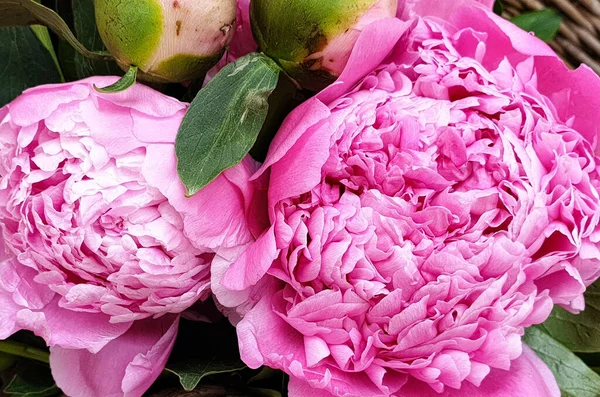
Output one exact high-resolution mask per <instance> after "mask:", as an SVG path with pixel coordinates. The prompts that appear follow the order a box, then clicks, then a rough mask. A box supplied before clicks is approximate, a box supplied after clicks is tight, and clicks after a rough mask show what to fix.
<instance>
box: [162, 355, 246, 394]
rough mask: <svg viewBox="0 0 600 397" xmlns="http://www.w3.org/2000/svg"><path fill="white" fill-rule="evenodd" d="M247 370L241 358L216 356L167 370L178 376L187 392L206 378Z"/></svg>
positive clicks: (174, 366) (178, 364)
mask: <svg viewBox="0 0 600 397" xmlns="http://www.w3.org/2000/svg"><path fill="white" fill-rule="evenodd" d="M245 368H246V365H245V364H244V363H243V362H242V360H240V358H239V357H233V358H229V359H228V358H224V357H218V356H214V357H211V358H209V359H206V358H203V359H202V358H201V359H196V360H193V361H188V362H181V363H175V364H172V365H171V366H170V367H169V368H167V369H166V370H167V371H168V372H171V373H173V374H175V375H177V377H178V378H179V382H180V383H181V386H183V388H184V389H185V390H186V391H192V390H194V389H195V388H196V387H197V386H198V384H199V383H200V381H201V380H202V379H203V378H204V377H205V376H209V375H217V374H223V373H227V372H236V371H241V370H243V369H245Z"/></svg>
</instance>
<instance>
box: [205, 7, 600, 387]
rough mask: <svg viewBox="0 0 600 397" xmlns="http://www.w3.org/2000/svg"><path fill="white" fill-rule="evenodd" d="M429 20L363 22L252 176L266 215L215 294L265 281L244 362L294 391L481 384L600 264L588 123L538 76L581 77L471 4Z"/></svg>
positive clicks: (596, 179)
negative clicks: (333, 73) (259, 182)
mask: <svg viewBox="0 0 600 397" xmlns="http://www.w3.org/2000/svg"><path fill="white" fill-rule="evenodd" d="M424 3H426V2H424ZM436 12H437V15H436V17H435V18H434V17H431V18H429V17H425V18H413V19H410V20H409V21H407V22H405V23H401V22H400V21H385V22H382V23H379V24H377V23H376V24H374V25H377V26H371V27H369V28H368V31H367V32H366V33H365V34H363V35H362V36H361V39H360V40H359V43H358V44H357V49H356V50H355V52H354V53H353V55H352V57H351V59H350V63H349V66H348V67H347V69H346V70H345V72H344V74H342V76H341V77H340V81H341V83H338V84H337V85H334V86H331V87H330V88H328V89H326V90H325V91H323V92H322V93H320V94H319V95H318V96H317V97H316V98H314V99H313V100H311V101H309V102H308V103H306V104H305V105H303V106H302V107H300V108H298V109H297V110H296V111H295V112H294V113H292V115H290V117H289V118H288V120H287V121H286V123H285V124H284V126H283V127H282V130H281V131H280V132H279V137H277V138H276V139H275V141H274V142H273V144H272V147H271V151H270V153H269V156H268V157H267V160H266V163H265V165H264V167H263V170H267V169H268V170H269V172H270V187H269V215H270V219H271V223H272V226H271V227H270V228H269V229H268V230H266V231H265V233H264V234H263V235H262V236H261V237H260V238H259V239H258V240H257V241H256V242H255V243H254V244H253V246H251V247H250V248H249V249H248V250H247V251H246V252H245V253H244V254H242V256H241V257H240V259H238V260H237V261H236V262H235V263H233V264H232V265H231V266H230V267H229V268H228V270H227V272H226V273H225V275H224V278H223V282H222V283H223V285H224V286H226V287H228V288H229V289H230V290H231V291H232V292H231V293H230V294H226V293H223V292H221V293H220V294H217V297H219V296H220V299H221V300H228V299H231V297H232V295H233V294H236V293H237V292H236V293H234V292H233V291H235V290H244V289H246V288H249V287H250V289H252V285H253V284H255V283H256V282H259V280H260V283H262V284H261V287H260V290H262V291H263V293H262V295H260V298H257V297H256V295H253V296H252V299H253V301H254V302H256V301H258V303H256V305H255V306H254V307H253V308H252V309H250V310H248V309H247V307H245V306H244V307H243V310H238V313H239V314H241V315H244V318H243V319H242V320H241V322H240V323H239V324H238V335H239V337H240V345H241V349H242V355H243V358H244V359H245V360H246V362H247V363H248V364H249V365H252V366H258V365H261V364H266V365H269V366H273V367H277V368H282V369H283V370H285V371H286V372H288V373H289V374H290V375H291V376H292V378H293V379H294V382H293V383H292V384H291V386H290V393H294V389H297V390H304V392H306V390H308V389H306V388H305V387H306V386H305V385H307V384H308V385H309V386H312V387H313V388H316V389H323V390H324V393H325V394H323V395H329V394H333V395H335V396H359V395H360V396H391V395H405V394H403V390H404V393H408V394H406V395H412V394H410V392H409V390H421V393H423V394H422V395H428V393H430V392H433V393H436V392H437V393H442V392H448V391H451V390H453V389H460V390H463V391H465V390H470V389H471V388H472V387H475V388H477V387H480V386H481V387H482V389H481V390H489V388H490V383H489V382H495V381H488V383H486V378H487V377H488V376H489V379H497V378H498V373H499V372H498V371H501V372H503V371H505V370H508V369H509V368H511V364H513V366H519V367H520V366H521V365H524V364H523V363H524V362H525V361H527V360H528V359H527V358H525V355H523V356H522V354H523V347H522V343H521V335H522V334H523V332H524V328H525V327H528V326H531V325H533V324H538V323H541V322H543V321H544V320H545V319H546V318H547V316H548V315H549V313H550V311H551V309H552V306H553V304H560V305H562V306H564V307H566V308H568V309H570V310H572V311H578V310H581V309H583V292H584V291H585V289H586V286H587V285H589V284H590V283H592V282H593V281H594V280H595V279H596V278H598V276H599V274H600V262H599V260H598V258H599V257H600V255H599V254H600V252H599V250H598V242H599V240H600V226H599V221H600V194H599V192H600V176H599V170H600V167H599V164H600V157H598V156H597V155H596V152H597V142H596V141H597V138H596V132H595V130H594V128H595V127H590V123H589V122H590V121H591V120H589V119H590V118H591V116H590V115H589V114H588V115H587V117H586V116H583V117H582V114H581V110H579V111H578V110H574V109H566V108H565V106H566V105H565V104H566V103H567V102H570V103H578V102H582V99H583V98H582V97H579V98H577V97H578V96H579V93H578V91H577V90H575V89H571V90H569V89H568V88H566V87H565V88H563V89H562V90H558V89H557V87H556V86H553V85H552V84H550V83H548V81H549V77H548V74H549V73H552V72H554V73H557V74H562V75H564V76H565V77H567V76H568V78H567V79H568V80H580V78H583V77H584V75H585V77H588V76H589V75H587V71H586V70H583V69H582V70H579V71H577V72H567V71H566V69H565V68H564V66H563V65H562V64H561V63H560V61H558V60H557V59H556V57H555V55H553V54H552V53H551V51H550V50H548V49H547V47H546V46H545V45H544V44H543V43H541V41H539V40H537V39H535V38H534V37H531V36H529V35H528V34H527V33H525V32H520V31H519V32H509V33H512V34H513V35H512V36H511V35H509V34H507V33H504V32H503V31H502V29H503V28H504V25H502V24H501V22H498V21H497V19H496V17H495V16H493V15H492V14H491V13H490V12H488V11H486V10H484V9H483V8H480V7H479V6H474V5H472V4H470V5H469V6H468V7H458V8H457V9H452V10H437V11H436ZM444 12H447V13H449V16H446V17H447V20H443V19H440V17H442V16H444ZM474 21H480V22H474ZM384 34H386V35H387V36H385V37H384V36H383V35H384ZM516 38H518V39H520V40H525V41H517V40H516ZM511 39H512V40H513V41H511ZM369 56H371V57H372V58H374V59H370V58H369ZM377 57H380V59H379V60H377ZM369 64H370V65H371V66H369ZM369 68H370V70H369ZM363 72H364V74H363ZM591 84H592V85H593V86H594V87H596V88H597V87H598V85H599V81H598V78H597V76H595V77H593V80H592V82H591ZM574 87H577V85H574ZM570 96H571V97H570ZM566 97H569V99H568V100H566V99H565V98H566ZM596 103H597V101H596ZM594 117H595V116H594ZM586 118H587V120H586ZM265 257H266V258H267V259H264V258H265ZM265 273H266V276H264V277H262V278H261V276H262V275H263V274H265ZM265 280H268V281H265ZM265 283H267V284H268V286H267V287H265V285H264V284H265ZM256 289H257V288H254V291H256ZM526 354H527V355H529V353H528V352H526ZM515 360H517V361H518V362H519V364H515ZM303 385H304V386H303ZM415 385H421V386H420V387H419V386H415ZM544 387H548V389H545V390H546V391H543V390H542V389H541V388H539V389H538V392H537V393H538V394H539V395H540V396H542V395H556V393H557V392H558V391H557V388H556V385H555V384H553V382H552V381H550V382H549V383H547V384H546V385H545V386H544ZM544 393H545V394H544ZM297 395H302V392H297ZM415 395H420V394H418V393H417V394H415ZM536 395H537V394H536Z"/></svg>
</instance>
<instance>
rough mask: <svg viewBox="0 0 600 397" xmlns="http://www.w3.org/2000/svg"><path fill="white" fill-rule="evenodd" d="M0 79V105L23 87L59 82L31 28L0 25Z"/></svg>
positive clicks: (12, 97) (49, 60)
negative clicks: (0, 26)
mask: <svg viewBox="0 0 600 397" xmlns="http://www.w3.org/2000/svg"><path fill="white" fill-rule="evenodd" d="M0 81H1V82H2V84H1V85H0V106H4V105H5V104H7V103H8V102H10V101H12V100H13V99H15V98H16V97H17V96H19V95H20V94H21V93H22V92H23V90H25V89H27V88H30V87H34V86H37V85H40V84H47V83H59V82H60V81H61V76H60V74H59V72H58V70H57V68H56V64H55V63H54V60H53V59H52V56H51V55H50V53H49V52H48V51H47V50H46V48H45V47H44V45H43V44H42V43H41V42H40V41H39V40H38V38H37V37H36V35H35V34H34V33H33V31H32V30H31V28H29V27H14V28H12V27H3V28H0Z"/></svg>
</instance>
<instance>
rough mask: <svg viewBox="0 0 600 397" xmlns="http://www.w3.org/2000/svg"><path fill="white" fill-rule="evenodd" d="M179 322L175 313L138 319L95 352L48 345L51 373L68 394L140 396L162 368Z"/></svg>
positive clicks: (100, 396) (111, 396)
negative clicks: (156, 318)
mask: <svg viewBox="0 0 600 397" xmlns="http://www.w3.org/2000/svg"><path fill="white" fill-rule="evenodd" d="M178 325H179V318H178V317H176V316H165V317H162V318H161V319H158V320H143V321H138V322H136V323H135V324H134V325H133V326H132V327H131V328H130V329H129V331H128V332H127V333H125V334H124V335H123V336H121V337H120V338H118V339H115V340H114V341H112V342H111V343H109V344H108V345H106V347H104V348H103V349H102V350H100V352H98V353H97V354H92V353H90V352H88V351H86V350H71V349H64V348H60V347H54V348H51V349H50V353H51V354H50V366H51V368H52V375H53V376H54V379H55V380H56V383H57V385H58V386H59V387H60V388H61V389H62V390H63V391H64V392H65V394H67V395H69V396H81V397H107V396H110V397H121V396H122V397H139V396H142V395H143V394H144V392H145V391H146V390H148V388H149V387H150V386H151V385H152V383H154V381H155V380H156V379H157V378H158V376H159V375H160V373H161V372H162V370H163V369H164V366H165V364H166V362H167V359H168V356H169V354H170V352H171V350H172V348H173V344H174V343H175V337H176V335H177V329H178Z"/></svg>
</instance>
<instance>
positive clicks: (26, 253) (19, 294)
mask: <svg viewBox="0 0 600 397" xmlns="http://www.w3.org/2000/svg"><path fill="white" fill-rule="evenodd" d="M115 80H116V79H115V78H113V77H97V78H90V79H87V80H82V81H78V82H74V83H68V84H58V85H48V86H40V87H37V88H34V89H30V90H28V91H26V92H25V93H24V94H23V95H22V96H20V97H19V98H17V99H16V100H15V101H13V102H12V103H10V104H8V105H7V106H5V107H4V108H2V109H0V229H1V232H2V239H3V247H2V248H3V249H2V251H1V252H0V259H1V262H0V307H1V309H0V324H1V326H0V338H2V339H5V338H7V337H8V336H10V335H11V334H13V333H14V332H16V331H17V330H20V329H27V330H31V331H34V332H35V333H36V334H37V335H38V336H41V337H43V338H44V339H45V341H46V342H47V343H48V345H49V346H51V347H52V355H51V357H52V358H51V360H52V370H53V374H54V377H55V378H56V380H57V382H58V385H59V386H60V387H61V388H62V389H63V390H64V391H65V392H66V393H67V394H69V395H72V396H106V395H111V396H118V395H126V396H141V395H142V393H143V392H144V391H145V390H146V389H147V388H148V387H149V386H150V384H151V383H152V382H153V381H154V379H156V377H157V376H158V375H159V374H160V372H161V371H162V369H163V367H164V365H165V363H166V360H167V357H168V354H169V352H170V349H171V348H172V346H173V342H174V340H175V336H176V333H177V324H178V319H179V314H180V313H182V312H183V311H185V310H186V309H188V308H189V307H191V306H192V305H193V304H194V303H196V302H197V301H199V300H204V299H206V298H207V297H208V296H209V294H210V288H209V287H210V264H211V261H212V260H213V258H214V256H215V249H216V248H217V247H223V248H224V249H225V248H228V247H235V246H237V245H241V244H245V243H247V242H248V241H249V240H250V239H251V235H250V232H249V231H248V230H247V228H246V226H245V224H244V223H243V219H244V213H245V211H246V207H247V203H249V202H250V196H249V195H250V194H251V191H250V190H249V189H248V188H247V186H248V178H249V176H250V175H251V174H252V172H253V171H254V170H255V169H256V166H255V164H254V163H253V161H252V160H249V159H247V160H244V162H243V163H242V164H241V165H239V166H237V167H235V168H233V169H231V170H228V171H227V172H226V173H225V174H223V175H222V176H220V177H219V178H218V179H217V180H216V181H214V182H213V183H212V184H210V185H209V186H208V187H207V188H206V189H204V190H203V191H201V192H200V193H199V194H198V195H196V196H194V197H193V198H189V199H188V198H186V197H185V195H184V192H185V189H184V186H183V184H182V183H181V182H180V181H179V179H178V178H177V173H176V158H175V152H174V141H175V135H176V133H177V130H178V128H179V125H180V123H181V120H182V118H183V116H184V114H185V112H186V110H187V107H188V105H187V104H185V103H182V102H179V101H177V100H176V99H173V98H170V97H167V96H165V95H162V94H160V93H158V92H156V91H154V90H152V89H150V88H148V87H145V86H143V85H141V84H137V85H135V86H134V87H133V88H131V89H129V90H127V91H125V92H123V93H119V94H103V93H99V92H97V91H95V89H94V85H99V86H104V85H107V84H110V83H112V82H114V81H115ZM215 197H218V199H219V200H222V201H221V202H220V203H221V204H220V205H221V209H222V212H221V213H219V214H218V215H216V216H215V215H214V214H212V213H211V214H210V215H209V214H206V213H205V211H206V209H207V208H211V209H214V208H215V206H216V204H214V205H213V204H211V201H214V198H215ZM74 368H80V369H79V371H81V373H76V374H73V373H72V370H73V369H74ZM107 371H110V372H111V376H110V377H107V376H106V373H107Z"/></svg>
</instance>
